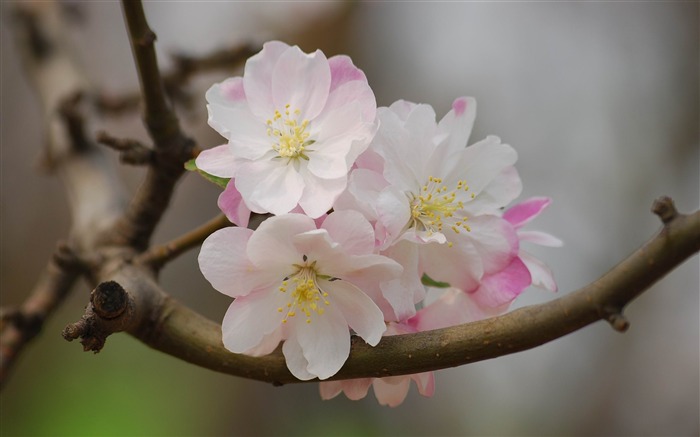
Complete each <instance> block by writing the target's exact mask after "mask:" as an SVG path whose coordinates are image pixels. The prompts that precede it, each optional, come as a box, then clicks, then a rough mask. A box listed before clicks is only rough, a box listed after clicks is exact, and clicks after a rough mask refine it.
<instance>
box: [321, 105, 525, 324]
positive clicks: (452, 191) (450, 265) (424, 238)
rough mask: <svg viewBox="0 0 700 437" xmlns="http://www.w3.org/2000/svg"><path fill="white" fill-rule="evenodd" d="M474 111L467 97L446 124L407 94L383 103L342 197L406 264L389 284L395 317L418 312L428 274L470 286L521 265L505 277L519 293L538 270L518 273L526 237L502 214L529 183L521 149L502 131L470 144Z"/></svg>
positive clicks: (388, 251) (379, 240)
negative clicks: (519, 167) (520, 164)
mask: <svg viewBox="0 0 700 437" xmlns="http://www.w3.org/2000/svg"><path fill="white" fill-rule="evenodd" d="M475 111H476V102H475V101H474V100H473V99H471V98H466V97H462V98H458V99H456V100H455V102H454V103H453V106H452V110H451V111H450V112H449V113H448V114H447V115H446V116H445V117H443V119H442V120H441V121H440V122H439V123H437V122H436V121H435V112H434V111H433V109H432V108H431V107H430V106H429V105H423V104H415V103H410V102H405V101H398V102H396V103H394V104H393V105H391V107H389V108H380V109H379V111H378V118H379V120H380V128H379V130H378V132H377V135H376V136H375V138H374V140H373V141H372V143H371V145H370V148H369V149H368V151H367V152H366V153H365V155H363V157H362V158H361V159H360V160H358V167H359V168H358V169H356V170H353V173H352V175H351V177H350V181H351V182H350V184H349V186H348V189H347V191H346V192H345V193H344V194H343V195H342V196H341V197H340V198H339V201H338V202H337V204H336V205H335V208H336V209H344V208H349V209H357V210H359V211H361V212H363V214H364V215H365V216H366V217H367V218H368V219H369V220H372V221H373V222H374V224H375V236H376V239H377V245H378V247H379V249H380V250H381V252H380V253H382V254H384V255H386V256H389V257H390V258H392V259H395V260H397V261H398V262H399V263H400V264H401V265H403V266H404V273H403V275H402V277H401V278H398V279H395V280H393V281H390V282H387V283H384V284H382V291H383V295H384V297H385V298H386V299H387V300H388V301H389V302H390V303H391V306H392V307H393V308H394V309H395V310H396V318H387V319H388V320H404V319H407V318H408V317H410V316H411V315H412V314H413V313H415V309H414V304H415V303H417V302H418V301H420V300H421V299H422V297H423V287H422V285H421V282H420V278H421V276H422V274H423V273H426V274H428V275H429V276H430V277H432V278H433V279H435V280H438V281H442V282H447V283H449V284H451V285H452V286H454V287H457V288H460V289H462V290H475V289H477V288H478V287H479V286H480V285H482V282H483V281H484V280H486V278H492V279H491V281H492V282H495V278H494V275H496V274H497V273H499V272H503V275H505V274H507V273H513V275H511V278H510V279H511V280H508V281H498V282H499V285H504V284H505V285H509V286H512V288H510V289H509V290H506V291H507V293H508V294H509V295H510V296H516V295H517V294H519V293H520V292H521V291H522V290H523V289H524V288H525V287H526V286H527V285H529V280H530V278H529V275H526V276H527V277H525V276H524V275H522V274H515V273H522V272H523V269H521V268H520V267H521V265H520V264H521V263H519V261H518V260H516V259H515V258H516V256H517V254H518V246H519V240H518V237H517V235H516V233H515V229H514V228H513V226H512V225H511V224H510V223H509V222H508V221H506V220H504V219H503V218H501V209H502V208H503V207H504V206H506V205H507V204H508V203H509V202H510V201H512V200H513V199H515V198H516V197H517V196H518V195H519V193H520V191H521V189H522V185H521V182H520V178H519V176H518V174H517V172H516V171H515V168H514V164H515V161H516V160H517V154H516V152H515V150H513V148H512V147H510V146H509V145H506V144H502V143H501V141H500V139H498V138H497V137H494V136H490V137H487V138H486V139H484V140H482V141H479V142H477V143H475V144H473V145H471V146H469V147H466V145H467V142H468V139H469V136H470V133H471V128H472V125H473V123H474V117H475ZM368 154H374V155H373V156H369V157H368ZM380 172H381V173H380ZM368 199H373V200H368ZM525 273H527V272H525ZM516 278H517V279H518V280H517V281H516V280H514V279H516ZM501 279H503V278H501ZM526 281H528V282H527V284H525V282H526ZM406 290H408V291H409V293H406Z"/></svg>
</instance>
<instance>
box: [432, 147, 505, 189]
mask: <svg viewBox="0 0 700 437" xmlns="http://www.w3.org/2000/svg"><path fill="white" fill-rule="evenodd" d="M455 158H456V159H453V160H452V162H451V165H452V168H451V170H450V173H451V174H450V175H449V176H447V175H446V176H444V177H443V179H446V180H452V179H459V178H462V179H465V180H466V181H467V184H468V185H469V191H470V193H474V194H476V195H479V193H481V191H482V190H483V189H484V188H485V187H486V186H487V185H488V184H489V183H491V182H492V181H493V180H494V179H495V178H496V177H497V176H498V175H500V174H501V172H502V171H503V170H504V169H505V168H507V167H510V166H512V165H513V164H515V162H516V161H517V159H518V154H517V153H516V152H515V150H514V149H513V148H512V147H511V146H509V145H507V144H502V143H501V140H500V138H498V137H495V136H489V137H487V138H486V139H484V140H481V141H479V142H478V143H476V144H473V145H471V146H469V147H467V148H466V149H465V150H464V152H459V154H458V155H455ZM452 173H454V174H452Z"/></svg>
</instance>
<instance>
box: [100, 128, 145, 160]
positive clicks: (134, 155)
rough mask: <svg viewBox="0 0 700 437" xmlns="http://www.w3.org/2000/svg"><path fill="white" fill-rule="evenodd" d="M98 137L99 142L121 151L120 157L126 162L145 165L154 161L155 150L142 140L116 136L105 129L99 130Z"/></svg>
mask: <svg viewBox="0 0 700 437" xmlns="http://www.w3.org/2000/svg"><path fill="white" fill-rule="evenodd" d="M96 139H97V142H98V143H100V144H104V145H105V146H107V147H109V148H111V149H114V150H116V151H118V152H120V153H119V159H120V161H121V162H123V163H125V164H131V165H145V164H151V163H153V159H154V153H153V150H151V148H150V147H148V146H146V145H145V144H143V143H141V142H140V141H137V140H132V139H130V138H116V137H113V136H112V135H110V134H108V133H107V132H105V131H99V132H98V133H97V137H96Z"/></svg>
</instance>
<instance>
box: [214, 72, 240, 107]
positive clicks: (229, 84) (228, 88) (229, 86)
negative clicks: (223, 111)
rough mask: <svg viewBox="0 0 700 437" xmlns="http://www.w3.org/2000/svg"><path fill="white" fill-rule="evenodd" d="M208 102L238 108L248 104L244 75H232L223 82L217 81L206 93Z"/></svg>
mask: <svg viewBox="0 0 700 437" xmlns="http://www.w3.org/2000/svg"><path fill="white" fill-rule="evenodd" d="M205 98H206V100H207V103H213V104H215V105H219V106H224V107H231V108H236V107H240V105H244V106H246V105H247V102H246V99H245V89H244V88H243V78H242V77H230V78H228V79H226V80H224V81H223V82H221V83H216V84H214V85H212V86H211V88H209V89H208V90H207V92H206V94H205Z"/></svg>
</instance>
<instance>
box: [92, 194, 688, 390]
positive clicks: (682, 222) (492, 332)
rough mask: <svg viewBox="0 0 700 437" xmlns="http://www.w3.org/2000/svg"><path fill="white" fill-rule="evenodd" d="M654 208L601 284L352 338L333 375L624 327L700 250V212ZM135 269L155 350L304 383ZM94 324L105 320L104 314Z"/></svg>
mask: <svg viewBox="0 0 700 437" xmlns="http://www.w3.org/2000/svg"><path fill="white" fill-rule="evenodd" d="M654 211H655V212H656V213H657V214H658V215H659V216H660V217H661V218H662V220H663V222H664V226H663V228H662V229H661V231H660V232H659V233H658V234H657V235H656V236H654V237H653V238H652V239H651V240H649V241H648V242H647V243H646V244H645V245H644V246H642V247H641V248H640V249H638V250H637V251H636V252H634V253H632V254H631V255H630V256H629V257H628V258H627V259H625V260H624V261H622V262H621V263H620V264H618V265H617V266H615V267H614V268H613V269H611V270H610V271H609V272H608V273H606V274H605V275H603V276H602V277H601V278H599V279H598V280H596V281H595V282H593V283H591V284H589V285H587V286H585V287H583V288H581V289H579V290H577V291H574V292H572V293H569V294H567V295H565V296H562V297H560V298H558V299H555V300H553V301H551V302H548V303H544V304H541V305H534V306H530V307H526V308H521V309H518V310H515V311H513V312H510V313H508V314H505V315H502V316H499V317H494V318H491V319H487V320H482V321H479V322H474V323H468V324H464V325H459V326H454V327H450V328H445V329H439V330H434V331H427V332H420V333H416V334H408V335H397V336H389V337H384V338H382V340H381V341H380V342H379V344H378V345H377V346H376V347H371V346H369V345H367V344H365V343H364V342H363V341H362V340H361V339H359V338H357V337H353V341H352V348H351V352H350V357H349V358H348V360H347V362H346V363H345V365H344V366H343V368H342V369H341V370H340V371H339V372H338V373H337V374H336V375H334V376H333V377H332V378H331V379H352V378H362V377H387V376H394V375H404V374H411V373H419V372H425V371H430V370H438V369H444V368H448V367H455V366H460V365H463V364H468V363H473V362H477V361H483V360H487V359H491V358H496V357H499V356H503V355H508V354H512V353H515V352H519V351H523V350H526V349H531V348H534V347H536V346H539V345H541V344H544V343H547V342H549V341H552V340H555V339H557V338H560V337H563V336H564V335H566V334H569V333H571V332H573V331H576V330H578V329H581V328H583V327H584V326H587V325H589V324H591V323H593V322H596V321H598V320H607V321H609V322H610V323H611V324H612V325H613V327H614V328H615V329H617V330H619V331H624V329H626V327H627V326H628V323H627V322H626V320H625V319H624V317H623V316H622V310H623V308H624V307H625V306H626V305H627V304H629V303H630V302H631V301H632V300H633V299H635V298H636V297H637V296H638V295H640V294H641V293H642V292H643V291H645V290H646V289H648V288H649V287H651V285H653V284H654V283H655V282H656V281H658V280H659V279H661V278H662V277H663V276H665V275H666V274H667V273H669V272H670V271H671V270H673V269H674V268H676V267H677V266H678V265H680V264H681V263H682V262H683V261H685V260H686V259H687V258H689V257H690V256H692V255H693V254H694V253H696V252H697V251H698V250H700V211H696V212H695V213H693V214H691V215H681V214H678V213H677V212H676V211H675V208H674V206H673V203H672V201H671V199H669V198H660V199H659V200H657V201H656V202H655V204H654ZM132 268H134V267H132V266H129V267H128V268H127V269H122V270H121V271H119V272H117V274H116V275H113V276H112V277H113V278H114V280H115V281H117V282H119V283H120V284H121V285H122V286H123V287H124V289H125V290H126V291H127V294H128V295H129V298H128V299H129V302H130V305H133V306H134V308H137V307H138V306H139V305H141V304H143V303H144V302H146V303H148V302H151V303H152V302H158V307H155V308H157V309H156V310H155V311H150V312H144V311H141V312H140V313H141V314H146V313H147V314H149V318H148V320H147V321H144V320H141V319H139V317H138V316H137V315H136V313H137V312H133V313H131V315H126V314H125V315H124V316H123V317H124V318H125V320H124V321H121V322H120V323H121V326H123V328H124V329H123V330H125V331H128V332H129V333H131V334H132V335H134V336H135V337H137V338H139V339H140V340H141V341H143V342H144V343H146V344H148V345H149V346H151V347H153V348H154V349H157V350H160V351H162V352H165V353H167V354H170V355H173V356H175V357H178V358H180V359H183V360H185V361H188V362H190V363H193V364H196V365H198V366H202V367H205V368H208V369H211V370H215V371H218V372H223V373H228V374H231V375H236V376H242V377H245V378H251V379H256V380H260V381H265V382H270V383H273V384H276V385H280V384H287V383H295V382H300V381H298V380H297V379H296V378H295V377H294V376H293V375H291V373H290V372H289V370H287V367H286V364H285V361H284V357H283V355H282V353H281V350H280V348H278V349H277V350H276V351H275V352H273V353H272V354H270V355H267V356H264V357H249V356H246V355H240V354H233V353H231V352H229V351H227V350H226V349H225V348H224V347H223V344H222V342H221V326H220V325H218V324H216V323H214V322H212V321H210V320H207V319H206V318H204V317H202V316H201V315H199V314H197V313H196V312H194V311H192V310H190V309H189V308H187V307H185V306H183V305H182V304H180V303H179V302H177V301H175V300H174V299H172V298H171V297H169V296H167V295H166V294H165V293H164V292H163V291H162V290H160V288H158V286H157V285H156V284H155V282H149V283H145V282H144V281H138V280H135V279H134V275H133V274H132V273H130V272H129V269H132ZM144 294H145V295H147V296H149V297H145V296H144ZM108 322H109V323H114V321H113V320H109V321H108ZM95 323H97V324H99V323H101V321H100V318H99V317H97V318H95Z"/></svg>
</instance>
